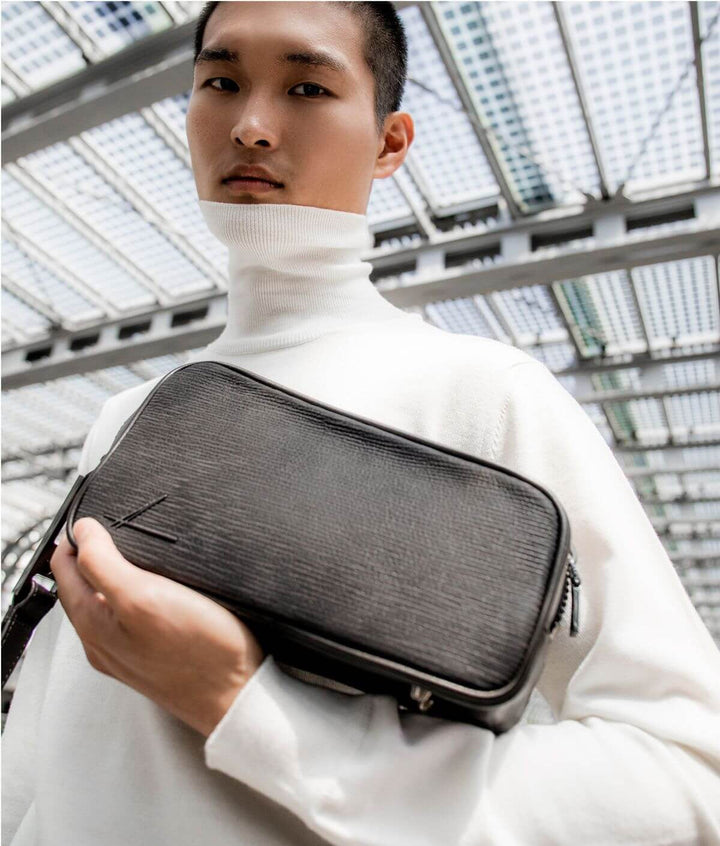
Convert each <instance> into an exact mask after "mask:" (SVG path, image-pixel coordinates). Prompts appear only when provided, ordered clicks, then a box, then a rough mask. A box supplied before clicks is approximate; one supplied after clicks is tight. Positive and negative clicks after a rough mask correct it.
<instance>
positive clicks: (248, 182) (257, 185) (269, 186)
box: [223, 177, 283, 193]
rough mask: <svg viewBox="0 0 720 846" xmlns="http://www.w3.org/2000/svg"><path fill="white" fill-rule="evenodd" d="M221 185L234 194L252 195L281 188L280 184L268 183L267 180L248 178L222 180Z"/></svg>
mask: <svg viewBox="0 0 720 846" xmlns="http://www.w3.org/2000/svg"><path fill="white" fill-rule="evenodd" d="M223 184H224V185H227V186H228V188H229V189H230V190H231V191H232V192H234V193H247V192H248V191H252V192H254V193H259V192H265V191H272V190H273V189H275V188H282V187H283V186H282V183H278V182H268V180H267V179H249V178H248V177H232V178H231V179H223Z"/></svg>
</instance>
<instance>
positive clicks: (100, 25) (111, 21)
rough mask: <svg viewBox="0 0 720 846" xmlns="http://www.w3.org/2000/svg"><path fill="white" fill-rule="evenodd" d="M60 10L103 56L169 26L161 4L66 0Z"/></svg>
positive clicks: (168, 19) (166, 14) (169, 23)
mask: <svg viewBox="0 0 720 846" xmlns="http://www.w3.org/2000/svg"><path fill="white" fill-rule="evenodd" d="M62 6H63V7H64V8H65V9H66V10H67V11H68V12H69V14H70V15H71V16H72V18H73V19H74V20H75V21H76V23H77V24H78V25H79V26H80V28H81V29H82V30H83V31H84V32H85V33H86V34H87V35H88V36H89V37H90V38H91V39H92V41H93V43H95V44H97V46H98V48H99V49H100V50H102V52H103V53H104V54H105V55H106V56H109V55H111V54H112V53H116V52H117V51H118V50H122V48H123V47H126V46H127V45H128V44H132V43H133V42H134V41H138V40H139V39H141V38H146V37H147V36H148V35H152V34H153V33H154V32H159V31H160V30H163V29H166V28H167V27H169V26H170V25H171V24H172V20H171V18H170V16H169V15H168V13H167V12H166V11H165V10H164V9H163V7H162V3H150V2H142V3H137V2H136V3H133V2H119V3H118V2H116V3H103V2H97V0H96V2H93V3H88V2H86V0H83V2H78V0H69V2H66V3H62Z"/></svg>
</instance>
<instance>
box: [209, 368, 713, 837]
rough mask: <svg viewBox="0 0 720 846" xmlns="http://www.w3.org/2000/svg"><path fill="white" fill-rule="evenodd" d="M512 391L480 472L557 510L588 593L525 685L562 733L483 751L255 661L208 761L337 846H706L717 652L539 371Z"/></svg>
mask: <svg viewBox="0 0 720 846" xmlns="http://www.w3.org/2000/svg"><path fill="white" fill-rule="evenodd" d="M506 383H507V388H506V400H505V404H504V408H503V412H502V413H501V415H500V417H499V419H498V422H497V425H496V428H495V431H494V432H492V433H490V436H489V439H488V441H487V442H488V443H489V445H490V450H491V452H490V454H489V455H487V456H485V457H487V458H490V459H491V460H494V461H496V462H497V463H500V464H504V465H505V466H508V467H510V468H512V469H515V470H516V471H517V472H519V473H522V474H523V475H525V476H528V477H529V478H531V479H534V480H535V481H537V482H539V483H541V484H543V485H544V486H546V487H548V488H549V489H550V490H551V491H553V492H554V493H555V494H556V495H557V497H558V498H559V500H560V502H561V503H562V504H563V506H564V507H565V510H566V511H567V513H568V517H569V520H570V528H571V535H572V538H573V545H574V547H575V550H576V553H577V559H578V568H579V571H580V574H581V577H582V582H583V584H582V599H581V609H580V610H581V615H580V616H581V621H580V624H581V633H580V635H579V636H578V637H576V638H569V637H568V636H567V622H566V621H564V622H563V624H562V625H561V627H560V629H559V630H558V631H557V633H556V635H555V637H554V639H553V640H552V641H551V644H550V649H549V652H548V657H547V661H546V665H545V668H544V670H543V673H542V676H541V679H540V682H539V685H538V687H539V689H540V691H541V692H542V693H543V695H544V696H545V698H546V699H547V700H548V702H549V703H550V706H551V708H552V710H553V713H554V716H555V720H556V722H555V723H552V724H549V725H534V724H529V723H520V724H518V725H516V726H515V727H514V728H513V729H511V730H510V731H508V732H506V733H504V734H502V735H499V736H495V735H493V734H492V732H490V731H488V730H485V729H482V728H479V727H477V726H472V725H469V724H464V723H454V722H450V721H446V720H441V719H438V718H433V717H430V716H428V715H421V714H408V713H402V712H399V711H398V710H397V708H396V705H395V703H394V701H393V700H392V699H391V698H390V697H388V696H378V695H364V696H348V695H345V694H342V693H338V692H336V691H331V690H326V689H320V688H316V687H313V686H311V685H308V684H305V683H303V682H301V681H299V680H297V679H295V678H291V677H289V676H288V675H286V674H285V673H283V672H282V671H281V670H280V669H279V668H278V667H277V665H276V664H275V663H274V661H273V659H272V656H268V657H266V659H265V661H264V662H263V664H262V666H261V667H260V669H259V670H258V671H257V672H256V673H255V675H254V676H253V677H252V678H251V680H250V682H249V683H248V684H247V685H246V687H245V688H244V689H243V690H242V691H241V692H240V693H239V694H238V696H237V697H236V699H235V701H234V702H233V704H232V705H231V707H230V709H229V710H228V711H227V712H226V714H225V715H224V717H223V718H222V720H221V721H220V722H219V723H218V725H217V726H216V728H215V730H214V731H213V733H212V734H211V735H210V736H209V737H208V739H207V741H206V743H205V758H206V763H207V765H208V766H209V767H211V768H214V769H218V770H221V771H223V772H224V773H226V774H227V775H230V776H232V777H234V778H236V779H238V780H240V781H243V782H245V783H247V784H248V785H250V786H251V787H253V788H254V789H256V790H258V791H260V792H262V793H264V794H266V795H267V796H269V797H270V798H272V799H274V800H275V801H277V802H279V803H281V804H282V805H284V806H285V807H287V808H288V809H290V810H291V811H292V812H293V813H294V814H296V815H297V816H298V817H300V818H301V819H302V820H303V821H304V822H305V824H306V825H307V826H308V827H310V828H311V829H313V830H314V831H316V832H317V833H319V834H320V835H321V836H322V837H324V838H325V839H326V840H327V841H328V842H330V843H333V844H338V846H340V844H343V846H345V844H350V843H352V844H357V846H361V844H362V846H370V844H372V846H380V844H388V846H411V844H412V846H431V844H432V846H437V844H447V845H448V846H450V844H457V846H516V844H523V846H576V844H578V843H582V844H583V846H607V844H610V843H617V844H620V843H623V844H630V843H638V844H640V843H642V844H658V845H659V844H663V846H680V845H681V844H683V846H690V844H700V843H702V844H704V846H711V844H720V652H719V651H718V649H717V648H716V646H715V644H714V643H713V641H712V639H711V637H710V635H709V633H708V631H707V630H706V628H705V627H704V625H703V623H702V621H701V620H700V618H699V616H698V614H697V613H696V611H695V609H694V607H693V606H692V603H691V602H690V600H689V598H688V596H687V594H686V593H685V590H684V588H683V587H682V584H681V582H680V580H679V579H678V577H677V574H676V573H675V571H674V568H673V565H672V563H671V561H670V559H669V557H668V555H667V553H666V552H665V550H664V548H663V546H662V544H661V543H660V540H659V539H658V537H657V535H656V533H655V531H654V529H653V526H652V524H651V523H650V521H649V519H648V517H647V515H646V514H645V512H644V510H643V508H642V506H641V504H640V502H639V501H638V499H637V497H636V496H635V493H634V491H633V489H632V487H631V486H630V484H629V482H628V480H627V478H626V476H625V475H624V473H623V471H622V469H621V468H620V466H619V465H618V463H617V461H616V460H615V457H614V455H613V453H612V452H611V450H610V448H609V447H608V446H607V444H606V443H605V441H604V440H603V438H602V436H601V435H600V433H599V432H598V430H597V429H596V427H595V426H594V424H593V423H592V421H591V420H590V419H589V417H588V416H587V414H586V413H585V411H584V410H583V409H582V407H581V406H580V405H579V403H578V402H577V401H576V400H575V399H574V398H573V397H572V396H571V395H570V394H569V393H568V392H567V391H566V390H565V389H564V388H563V387H562V386H561V385H560V383H559V382H558V381H557V379H556V378H555V377H554V376H553V374H552V373H551V372H550V371H549V370H548V369H547V368H546V367H545V366H544V365H542V364H540V363H539V362H535V361H534V360H527V361H523V362H521V363H520V364H516V365H515V366H513V367H512V368H511V369H510V371H508V372H507V379H506Z"/></svg>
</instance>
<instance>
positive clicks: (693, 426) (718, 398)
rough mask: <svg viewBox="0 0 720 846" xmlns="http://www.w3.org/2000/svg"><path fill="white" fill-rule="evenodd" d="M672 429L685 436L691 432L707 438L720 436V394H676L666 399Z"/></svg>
mask: <svg viewBox="0 0 720 846" xmlns="http://www.w3.org/2000/svg"><path fill="white" fill-rule="evenodd" d="M665 404H666V406H665V407H666V408H667V410H668V417H669V420H670V427H671V429H672V430H673V432H675V433H677V434H680V435H684V434H687V433H689V431H690V430H692V431H693V432H695V433H696V434H702V435H705V436H706V437H707V436H711V435H712V436H716V435H720V392H718V391H704V392H702V393H697V394H676V395H674V396H670V397H667V398H666V399H665Z"/></svg>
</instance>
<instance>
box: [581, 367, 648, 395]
mask: <svg viewBox="0 0 720 846" xmlns="http://www.w3.org/2000/svg"><path fill="white" fill-rule="evenodd" d="M590 381H591V382H592V385H593V387H594V388H595V390H596V391H639V390H641V389H642V382H641V379H640V370H639V368H637V367H627V368H623V369H622V370H610V371H608V372H606V373H593V374H592V376H591V377H590Z"/></svg>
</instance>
